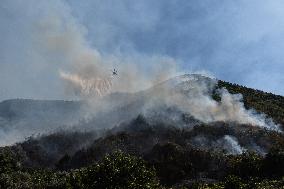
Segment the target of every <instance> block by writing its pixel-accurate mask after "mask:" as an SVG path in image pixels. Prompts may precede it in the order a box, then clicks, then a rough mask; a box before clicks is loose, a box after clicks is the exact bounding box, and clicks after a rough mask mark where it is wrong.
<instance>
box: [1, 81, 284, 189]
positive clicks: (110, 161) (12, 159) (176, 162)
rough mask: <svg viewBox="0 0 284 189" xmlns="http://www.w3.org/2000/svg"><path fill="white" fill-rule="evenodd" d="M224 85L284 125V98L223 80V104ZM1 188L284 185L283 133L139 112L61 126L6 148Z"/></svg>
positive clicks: (244, 186) (277, 186) (187, 116)
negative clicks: (74, 127) (112, 120)
mask: <svg viewBox="0 0 284 189" xmlns="http://www.w3.org/2000/svg"><path fill="white" fill-rule="evenodd" d="M218 88H226V89H227V90H228V91H229V92H230V93H232V94H242V95H243V103H244V105H245V107H246V108H247V109H249V108H253V109H255V110H256V111H257V112H259V113H265V114H266V115H268V116H269V117H271V118H272V119H273V121H274V122H275V123H277V124H279V125H281V127H282V129H284V128H283V125H284V97H282V96H278V95H274V94H271V93H266V92H262V91H259V90H255V89H251V88H246V87H244V86H239V85H237V84H232V83H228V82H225V81H218V84H217V85H216V89H215V90H214V91H213V93H212V98H213V99H215V100H216V101H219V100H220V96H219V95H218V93H217V92H216V91H217V90H218ZM168 111H171V110H168ZM182 119H183V121H184V122H185V123H187V122H188V123H191V122H192V117H191V116H190V115H187V114H183V115H182ZM235 139H236V140H237V141H239V144H238V145H237V144H235V143H234V140H235ZM224 141H232V142H231V143H229V144H231V146H228V143H225V142H224ZM0 188H11V189H16V188H26V189H28V188H70V189H71V188H74V189H77V188H78V189H80V188H133V189H134V188H137V189H139V188H141V189H142V188H165V189H166V188H196V189H197V188H200V189H203V188H204V189H205V188H207V189H209V188H212V189H213V188H214V189H217V188H220V189H221V188H225V189H234V188H259V189H260V188H269V189H270V188H271V189H274V188H284V134H283V132H278V131H274V130H269V129H263V128H259V127H255V126H252V125H249V124H240V123H228V122H223V121H216V122H211V123H203V122H200V123H196V124H195V125H194V126H193V127H183V128H180V127H176V126H175V125H172V124H171V123H169V124H167V123H164V122H161V123H152V122H150V121H149V120H148V119H147V118H146V117H144V116H143V115H139V116H137V117H136V118H135V119H133V120H132V121H131V122H129V123H123V124H121V125H118V126H116V127H113V128H110V129H107V130H106V131H104V133H103V134H101V133H100V134H99V133H97V132H96V131H84V132H80V131H61V132H60V131H58V132H55V133H50V134H43V135H40V136H31V137H29V138H26V140H25V141H23V142H18V143H16V144H14V145H12V146H5V147H1V148H0Z"/></svg>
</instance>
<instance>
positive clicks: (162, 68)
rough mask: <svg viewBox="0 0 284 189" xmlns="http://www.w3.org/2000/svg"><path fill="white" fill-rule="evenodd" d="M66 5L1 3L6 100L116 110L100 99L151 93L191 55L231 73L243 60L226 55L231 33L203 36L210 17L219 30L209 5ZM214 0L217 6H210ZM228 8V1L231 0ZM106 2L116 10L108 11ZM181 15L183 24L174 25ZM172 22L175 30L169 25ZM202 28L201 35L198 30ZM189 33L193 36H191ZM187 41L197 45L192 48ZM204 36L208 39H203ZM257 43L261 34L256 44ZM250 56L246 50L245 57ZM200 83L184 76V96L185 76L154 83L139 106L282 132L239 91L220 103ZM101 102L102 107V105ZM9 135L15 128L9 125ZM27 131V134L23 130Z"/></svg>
mask: <svg viewBox="0 0 284 189" xmlns="http://www.w3.org/2000/svg"><path fill="white" fill-rule="evenodd" d="M68 2H69V1H68ZM68 2H67V1H55V0H54V1H35V0H31V1H30V2H29V3H26V2H22V1H3V2H1V4H0V9H1V11H0V15H1V16H0V19H1V20H0V23H3V24H2V25H4V26H5V27H1V28H0V30H1V34H2V35H1V42H2V43H1V44H0V45H1V46H0V57H1V62H0V66H1V70H0V73H1V79H0V84H1V93H0V98H1V99H5V98H17V97H19V98H43V99H61V98H63V99H84V100H88V102H91V109H90V111H91V112H92V113H93V114H96V113H97V112H99V111H102V110H104V111H108V110H110V109H112V108H115V105H114V104H112V103H110V102H109V101H107V100H106V101H102V102H100V103H99V105H100V106H98V104H97V103H98V101H100V99H99V100H98V99H97V97H99V98H103V97H106V96H107V94H109V93H114V92H125V93H134V95H138V97H141V98H142V97H143V96H144V95H145V94H144V92H145V91H142V92H139V91H141V90H146V89H148V88H150V87H151V86H154V85H156V84H159V83H160V82H162V81H164V80H166V79H168V78H171V77H173V76H175V75H177V74H178V72H179V70H180V69H181V68H186V67H187V66H186V65H184V64H183V63H184V62H185V60H186V59H187V58H188V61H189V62H190V65H192V66H193V68H192V69H193V70H196V69H199V68H201V69H203V68H205V67H206V68H207V66H200V67H199V66H197V65H203V62H207V61H208V62H209V64H215V63H216V62H219V60H221V61H220V62H221V65H218V64H217V65H216V66H217V67H218V66H219V68H221V69H222V70H227V69H226V68H227V67H226V66H227V65H225V62H227V60H229V59H230V60H234V61H237V62H238V63H240V62H239V61H241V63H240V64H239V65H242V64H243V62H242V60H238V58H236V57H234V56H228V53H232V52H231V51H230V52H227V51H225V52H226V53H227V54H225V55H224V54H222V52H224V51H222V50H224V48H225V47H226V49H230V48H231V47H232V44H235V43H232V44H231V43H230V44H226V42H227V40H228V38H229V37H230V36H227V37H226V38H225V42H224V44H223V43H222V44H219V43H217V41H219V38H218V37H220V36H222V35H221V34H223V33H224V32H218V31H215V34H218V35H217V36H216V38H213V39H211V37H212V36H211V35H209V37H208V38H207V39H204V36H207V35H206V33H204V28H203V27H201V26H202V24H205V25H206V24H209V23H211V22H210V19H213V20H212V23H211V24H209V26H210V27H209V29H210V30H209V31H212V30H214V29H216V28H215V26H213V25H214V24H213V23H216V21H217V20H218V19H219V18H220V15H218V14H217V15H216V12H215V11H213V12H214V13H215V14H213V15H212V14H209V13H210V12H211V11H212V10H211V9H208V8H205V7H206V6H205V5H206V3H205V4H202V3H201V4H200V3H198V4H197V6H196V7H195V6H193V7H191V6H190V5H189V4H188V3H185V4H186V5H188V6H185V7H187V8H191V9H190V11H189V12H190V15H186V14H185V12H186V11H185V10H183V11H177V12H182V13H184V14H185V15H176V14H177V13H175V12H173V10H172V8H179V7H180V6H178V4H177V3H170V4H168V3H164V4H163V3H161V2H156V3H154V4H152V3H151V4H149V3H150V2H147V1H145V4H144V3H138V4H135V5H134V4H130V7H128V6H127V5H126V3H119V4H117V3H114V2H111V1H105V2H99V3H102V4H101V6H99V5H98V4H97V3H98V2H94V4H93V3H91V2H88V1H86V2H84V3H82V4H81V5H82V6H86V7H83V8H85V9H86V11H83V10H81V9H80V8H82V7H80V6H77V4H76V3H75V2H72V1H70V2H69V3H68ZM85 3H86V4H85ZM112 3H114V4H112ZM208 3H209V2H208ZM110 4H112V6H110ZM31 5H33V6H31ZM89 5H92V6H89ZM114 5H115V6H114ZM209 5H210V6H209V7H211V8H214V6H213V5H212V4H211V3H210V4H209ZM225 5H226V6H230V5H228V4H227V3H225ZM87 7H92V9H91V10H90V9H88V8H87ZM107 7H116V8H115V9H111V10H109V9H106V8H107ZM169 7H171V9H169ZM77 8H78V9H77ZM221 8H225V7H223V6H221ZM93 9H95V10H93ZM203 9H204V10H207V11H208V12H209V13H208V15H207V14H205V17H203V16H202V15H203V14H201V15H199V14H198V12H199V11H200V10H203ZM164 10H166V12H164ZM204 10H203V11H204ZM219 10H220V9H219ZM78 11H79V12H84V13H88V12H89V11H90V12H91V13H90V15H89V17H88V18H87V19H84V18H83V17H84V15H81V14H80V15H78V13H79V12H78ZM195 11H196V12H195ZM237 11H239V10H237ZM92 12H94V14H95V15H93V13H92ZM120 13H123V14H120ZM135 13H138V15H137V17H136V16H135V17H134V16H131V14H135ZM148 13H149V14H148ZM106 14H107V15H106ZM119 15H120V16H119ZM145 15H147V16H146V17H145ZM76 16H77V17H76ZM82 16H83V17H82ZM101 18H104V19H101ZM115 18H116V19H115ZM194 18H196V20H195V19H194ZM188 19H189V20H188ZM91 20H92V21H94V25H90V21H91ZM177 20H180V21H181V22H182V21H184V22H185V23H179V22H176V21H177ZM221 20H222V19H221ZM85 22H87V23H85ZM175 23H176V24H175ZM170 26H173V28H176V29H177V30H176V31H172V30H167V29H168V28H169V27H170ZM190 27H192V29H190ZM158 28H159V29H158ZM140 29H142V30H140ZM199 29H200V30H199ZM197 30H198V31H200V33H198V34H197V33H196V31H197ZM175 33H176V34H175ZM187 33H191V34H194V35H193V36H191V37H190V36H187ZM176 35H179V36H182V37H181V38H179V37H177V36H176ZM261 36H262V35H261ZM183 37H184V38H183ZM195 37H197V38H196V39H198V41H196V42H194V40H193V39H194V38H195ZM185 39H186V40H185ZM248 39H251V38H250V37H248ZM187 40H188V43H189V44H191V47H188V46H187V45H186V44H187V42H186V41H187ZM192 40H193V41H192ZM204 40H205V41H208V43H209V44H208V43H207V42H206V43H204ZM258 40H259V37H258V38H257V39H256V41H258ZM199 43H200V44H201V46H200V45H199ZM236 43H237V42H236ZM207 45H209V46H208V47H206V46H207ZM227 45H228V46H227ZM194 46H195V47H194ZM220 46H221V47H220ZM205 47H206V48H205ZM242 48H243V46H242V45H241V49H242ZM217 50H218V52H217ZM138 52H139V53H138ZM242 52H243V51H242ZM236 54H238V53H236ZM223 55H224V56H223ZM245 56H246V55H245V54H244V56H243V57H245ZM205 57H206V59H205ZM224 57H225V58H224ZM222 58H224V59H222ZM231 58H232V59H231ZM233 58H234V59H233ZM244 61H246V59H245V60H244ZM2 68H3V69H2ZM114 68H116V69H118V76H113V75H112V73H111V70H112V69H114ZM208 68H209V71H211V72H213V73H217V76H224V75H223V74H220V73H219V72H223V71H219V70H218V71H216V68H212V67H210V66H209V67H208ZM250 69H251V68H250ZM250 69H249V70H250ZM227 73H228V74H231V73H232V70H230V69H229V70H228V72H227ZM253 73H254V74H255V72H253ZM221 78H222V77H221ZM233 79H234V78H233ZM194 80H195V78H194V77H193V78H192V80H190V81H188V80H187V78H185V81H186V82H185V83H186V84H189V85H185V86H183V85H181V86H180V87H182V89H183V88H184V87H185V90H183V91H186V92H185V93H181V91H176V88H175V87H176V86H177V85H178V86H179V84H180V83H179V82H180V80H178V82H177V83H176V82H175V80H171V81H174V82H173V83H167V82H166V84H165V85H163V84H161V85H157V86H158V87H157V88H155V87H154V88H150V89H149V90H148V92H149V94H148V95H149V96H147V91H146V92H145V93H146V96H147V97H149V98H146V99H145V100H148V101H145V104H144V105H143V106H141V107H139V108H142V109H139V111H140V110H141V112H142V113H144V114H150V117H151V113H152V112H153V111H155V110H159V111H162V110H163V109H161V108H160V107H163V106H169V107H170V106H175V107H178V109H180V110H182V111H184V112H187V113H190V114H191V115H192V116H194V118H195V119H197V120H200V121H202V122H206V123H209V122H212V121H229V122H230V121H231V122H237V123H246V124H252V125H257V126H261V127H266V128H269V129H274V130H277V129H278V127H277V126H276V125H275V124H274V123H273V122H271V123H268V122H267V120H266V118H265V116H264V115H259V114H256V113H255V112H253V111H252V110H246V109H245V108H244V106H243V103H242V102H240V101H241V97H240V96H238V95H231V94H229V93H228V92H227V91H226V90H221V91H220V96H221V102H216V101H214V100H213V99H212V98H211V96H210V91H211V90H212V88H213V87H214V85H215V83H214V82H212V83H210V82H209V83H208V82H203V81H201V82H195V81H194ZM278 80H279V78H278ZM204 81H207V79H205V80H204ZM210 81H211V80H210ZM173 87H174V88H173ZM186 87H187V88H186ZM135 92H137V93H135ZM139 94H143V95H142V96H139ZM94 97H95V98H94ZM134 99H135V100H137V98H134ZM138 99H139V98H138ZM104 102H106V103H104ZM111 102H112V101H111ZM125 102H127V104H123V103H121V102H116V103H117V104H118V105H119V106H124V105H128V104H130V102H131V101H130V100H129V99H127V101H125ZM98 107H100V108H102V109H100V110H99V109H98ZM139 111H137V112H139ZM139 113H140V112H139ZM118 118H120V117H119V116H118ZM17 124H18V125H21V124H22V123H17ZM58 127H60V126H58ZM55 129H56V128H55ZM47 130H48V129H47ZM26 131H27V132H26V133H25V132H23V131H22V132H20V133H18V131H17V137H16V139H19V140H20V139H23V138H25V137H27V136H28V135H30V134H32V133H31V131H30V130H26ZM48 131H50V130H48ZM4 133H10V130H9V129H8V130H7V131H5V132H4ZM11 133H13V132H11ZM11 133H10V134H11ZM23 133H24V135H21V134H23ZM18 134H19V136H18ZM3 135H4V134H3ZM10 136H11V135H10Z"/></svg>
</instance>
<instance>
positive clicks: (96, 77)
mask: <svg viewBox="0 0 284 189" xmlns="http://www.w3.org/2000/svg"><path fill="white" fill-rule="evenodd" d="M58 2H59V3H55V4H56V5H54V6H55V7H58V8H54V7H53V6H51V5H52V3H51V4H50V5H45V6H47V8H46V10H45V11H43V13H42V14H39V17H38V18H39V19H38V20H35V22H34V24H33V25H32V28H33V34H34V38H33V44H34V45H35V46H34V48H38V50H37V51H36V52H37V53H38V54H37V55H36V57H38V58H37V60H41V61H42V62H39V63H38V64H40V65H41V66H40V67H42V68H41V69H45V68H47V69H48V70H49V72H48V73H50V74H52V75H54V80H55V81H56V82H57V83H60V84H62V85H60V87H59V88H58V89H59V90H62V91H65V94H66V96H67V97H69V98H75V97H77V98H79V99H82V100H86V101H88V103H90V107H91V108H90V109H89V110H88V111H89V112H91V114H93V116H96V113H98V112H99V113H100V112H102V111H109V110H110V109H115V108H119V107H125V106H127V105H129V104H131V103H133V101H131V100H129V99H128V98H126V99H127V100H125V101H123V102H115V103H117V104H118V105H116V104H115V103H113V101H115V100H116V99H113V101H108V100H102V102H99V106H98V100H97V98H99V100H101V99H103V98H104V97H108V96H107V95H108V94H110V93H114V92H124V93H126V95H127V94H129V93H134V95H136V97H137V98H135V100H137V99H143V98H144V104H143V105H141V106H139V107H138V108H137V109H136V111H135V112H137V115H138V114H140V113H143V114H145V115H146V116H147V117H151V118H153V117H154V115H156V119H161V118H160V117H159V116H160V114H161V113H163V112H164V110H165V107H176V108H178V109H179V110H181V111H182V112H185V113H189V114H190V115H192V116H193V117H194V118H195V119H197V120H199V121H202V122H205V123H210V122H214V121H226V122H237V123H243V124H252V125H255V126H260V127H265V128H268V129H272V130H278V126H277V125H275V124H274V123H273V122H272V121H269V119H267V118H266V116H265V115H260V114H257V113H255V112H254V111H253V110H246V109H245V108H244V105H243V103H242V102H241V96H240V95H231V94H229V93H228V92H227V91H226V90H220V91H219V94H220V97H221V101H220V102H216V101H215V100H213V99H212V97H211V94H210V92H212V89H213V88H214V86H215V84H216V80H211V79H209V80H208V78H205V77H200V76H196V75H195V76H181V77H177V78H174V79H172V80H169V81H168V82H164V83H161V82H163V81H165V80H166V79H169V78H172V77H173V76H176V75H178V72H179V68H178V65H177V64H176V62H175V60H174V59H172V58H170V57H167V56H161V55H155V56H154V55H153V56H147V55H140V54H139V55H138V54H135V53H134V54H133V55H129V56H124V55H122V56H118V55H112V54H104V53H101V52H99V50H98V49H95V48H93V47H92V46H91V45H90V44H89V41H88V39H87V37H86V35H87V34H88V30H87V29H86V28H85V27H84V26H83V25H81V24H80V23H78V21H77V20H76V19H75V18H74V17H73V16H72V14H71V12H72V11H71V8H70V7H69V6H68V5H67V4H66V3H64V2H63V1H58ZM41 8H42V9H45V8H43V7H41ZM42 9H40V10H42ZM39 57H40V58H39ZM35 65H37V64H35ZM113 68H117V69H118V76H117V77H112V76H111V71H110V70H111V69H113ZM41 85H42V84H41ZM151 87H152V88H151ZM149 88H150V89H149ZM147 89H149V90H147ZM143 90H144V91H143ZM140 91H142V92H140ZM145 93H146V97H145V96H144V95H145ZM114 97H115V98H116V96H115V95H114ZM128 111H131V110H128ZM157 112H158V113H157ZM155 113H157V114H155ZM100 115H101V114H100ZM102 115H103V114H102ZM126 115H128V114H126ZM164 115H165V117H170V118H171V115H169V114H166V113H165V114H164ZM114 117H115V116H114ZM120 118H121V117H119V116H117V120H115V121H117V122H118V121H120V120H119V119H120ZM101 119H108V117H107V116H105V117H104V116H102V117H101ZM174 119H175V118H173V121H174V123H176V122H175V120H174ZM78 121H79V120H78ZM117 122H116V123H117ZM3 123H5V122H4V121H3ZM74 123H75V122H74ZM116 123H115V124H116ZM27 125H28V124H27ZM17 126H19V127H20V126H21V123H17ZM110 126H113V125H110ZM177 126H178V125H177ZM60 127H61V126H60V125H58V126H55V128H54V129H57V128H60ZM25 129H26V131H27V132H22V133H24V134H23V136H21V135H20V134H21V132H18V131H17V135H20V136H17V139H18V140H21V139H24V138H25V137H28V136H29V135H32V134H33V133H32V132H33V131H30V130H29V128H25ZM82 129H84V128H82ZM94 129H96V125H94ZM7 130H8V131H5V134H7V133H11V135H10V136H11V137H13V132H9V129H7ZM47 130H48V129H47ZM48 131H50V130H48ZM13 142H15V141H13ZM5 144H6V143H5Z"/></svg>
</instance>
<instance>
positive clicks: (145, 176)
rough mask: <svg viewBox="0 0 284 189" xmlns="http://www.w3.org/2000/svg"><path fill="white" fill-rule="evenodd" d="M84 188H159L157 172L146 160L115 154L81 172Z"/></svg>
mask: <svg viewBox="0 0 284 189" xmlns="http://www.w3.org/2000/svg"><path fill="white" fill-rule="evenodd" d="M81 174H82V176H81V178H82V184H83V186H84V188H133V189H135V188H137V189H139V188H141V189H142V188H145V189H146V188H157V187H158V181H157V179H156V175H155V171H154V170H153V169H149V168H148V167H147V166H146V164H145V162H144V160H142V159H140V158H137V157H134V156H130V155H127V154H124V153H122V152H115V153H113V154H110V155H107V156H106V157H105V158H104V159H103V160H102V161H101V162H100V163H99V164H95V165H93V166H90V167H88V168H86V169H84V170H83V171H82V172H81Z"/></svg>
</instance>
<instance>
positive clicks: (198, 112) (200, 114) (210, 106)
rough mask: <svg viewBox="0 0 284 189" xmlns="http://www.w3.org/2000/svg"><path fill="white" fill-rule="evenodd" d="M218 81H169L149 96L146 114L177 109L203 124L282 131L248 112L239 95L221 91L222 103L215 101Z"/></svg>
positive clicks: (183, 78) (185, 77)
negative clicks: (257, 127)
mask: <svg viewBox="0 0 284 189" xmlns="http://www.w3.org/2000/svg"><path fill="white" fill-rule="evenodd" d="M216 82H217V80H215V79H210V78H207V77H204V76H201V75H183V76H180V77H176V78H174V79H171V80H168V81H166V82H164V83H162V84H161V85H160V86H158V87H155V88H154V89H153V90H152V91H151V92H150V93H149V97H148V98H149V99H150V100H149V103H148V104H146V105H145V107H144V111H143V112H144V114H145V115H147V114H148V115H149V114H151V113H149V112H153V111H154V112H159V111H161V112H162V111H164V108H163V107H177V108H178V109H180V110H181V111H182V112H185V113H188V114H190V115H192V116H193V117H194V118H195V119H197V120H200V121H202V122H204V123H210V122H216V121H224V122H236V123H240V124H250V125H253V126H259V127H263V128H267V129H270V130H277V131H280V129H279V126H278V125H277V124H275V123H274V122H273V121H272V120H271V119H269V118H267V116H266V115H264V114H258V113H256V112H255V111H254V110H253V109H250V110H247V109H246V108H245V107H244V104H243V102H242V95H240V94H230V93H229V92H228V91H227V90H226V89H220V90H219V91H218V93H219V96H220V98H221V100H220V102H218V101H216V100H214V99H213V98H212V91H213V89H214V87H215V86H216V84H217V83H216ZM168 117H170V115H168Z"/></svg>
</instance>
